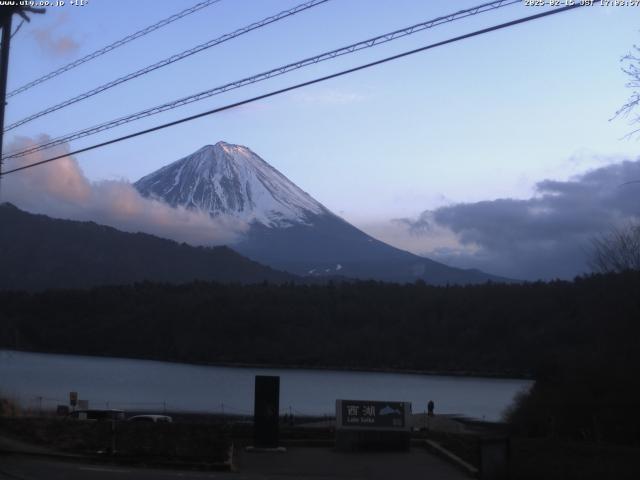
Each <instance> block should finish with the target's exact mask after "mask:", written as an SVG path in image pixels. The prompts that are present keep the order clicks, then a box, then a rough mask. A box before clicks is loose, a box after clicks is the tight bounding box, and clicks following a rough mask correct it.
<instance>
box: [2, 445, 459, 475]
mask: <svg viewBox="0 0 640 480" xmlns="http://www.w3.org/2000/svg"><path fill="white" fill-rule="evenodd" d="M238 466H239V470H240V471H239V472H237V473H230V472H193V471H176V470H157V469H144V468H137V467H121V466H114V465H92V464H88V463H78V462H75V461H61V460H57V459H48V458H42V457H33V456H26V455H23V456H21V455H0V480H88V479H91V480H94V479H95V480H152V479H154V480H156V479H157V480H173V479H178V478H180V479H183V480H203V479H212V478H216V479H221V480H231V479H235V480H293V479H296V480H298V479H299V480H325V479H327V480H328V479H348V480H378V479H379V480H383V479H384V480H388V479H393V478H402V479H403V480H413V479H421V480H422V479H425V478H433V479H438V480H466V479H468V478H469V477H467V476H466V475H465V474H463V473H462V472H460V471H459V470H457V469H456V468H454V467H452V466H451V465H449V464H448V463H445V462H444V461H442V460H440V459H439V458H437V457H434V456H433V455H431V454H429V453H427V452H426V451H425V450H422V449H420V448H415V449H412V450H411V452H407V453H338V452H334V451H333V450H331V449H329V448H318V447H315V448H290V449H289V450H288V451H287V452H285V453H246V452H242V453H240V454H239V456H238Z"/></svg>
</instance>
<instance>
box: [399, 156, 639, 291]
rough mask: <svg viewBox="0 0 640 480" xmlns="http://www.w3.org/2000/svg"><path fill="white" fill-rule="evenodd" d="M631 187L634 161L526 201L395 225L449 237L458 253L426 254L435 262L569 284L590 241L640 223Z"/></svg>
mask: <svg viewBox="0 0 640 480" xmlns="http://www.w3.org/2000/svg"><path fill="white" fill-rule="evenodd" d="M635 180H640V160H637V161H624V162H621V163H617V164H613V165H608V166H605V167H601V168H598V169H595V170H592V171H590V172H587V173H585V174H583V175H580V176H578V177H575V178H573V179H571V180H569V181H555V180H544V181H542V182H539V183H538V184H537V185H536V195H535V196H534V197H533V198H530V199H526V200H517V199H498V200H492V201H482V202H477V203H467V204H458V205H452V206H446V207H441V208H439V209H437V210H435V211H428V212H424V213H423V214H422V215H421V216H420V217H419V218H418V219H417V220H414V221H410V222H407V221H406V219H405V220H403V221H405V222H407V225H409V228H410V232H411V233H413V234H423V235H428V232H429V229H430V228H433V225H434V224H437V225H438V226H440V227H445V228H447V229H449V230H451V231H453V232H454V233H455V234H456V236H457V238H458V242H459V244H460V245H459V248H457V247H447V248H440V249H436V250H434V251H431V252H427V254H428V255H429V256H431V257H433V258H436V259H438V260H441V261H444V262H447V263H450V264H453V265H457V266H463V267H475V268H481V269H484V270H487V271H489V272H491V273H496V274H500V275H505V276H510V277H514V278H521V279H530V280H533V279H538V278H543V279H549V278H555V277H560V278H571V277H573V276H575V275H577V274H580V273H585V272H587V271H588V266H587V265H588V259H589V251H590V248H591V239H592V238H593V237H594V236H597V235H599V234H602V233H603V232H606V231H608V230H610V229H611V228H612V227H613V226H615V225H620V224H623V223H626V222H628V221H629V220H633V219H638V218H640V183H634V181H635ZM626 182H632V183H626Z"/></svg>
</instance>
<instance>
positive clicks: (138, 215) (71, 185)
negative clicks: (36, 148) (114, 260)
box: [0, 135, 247, 245]
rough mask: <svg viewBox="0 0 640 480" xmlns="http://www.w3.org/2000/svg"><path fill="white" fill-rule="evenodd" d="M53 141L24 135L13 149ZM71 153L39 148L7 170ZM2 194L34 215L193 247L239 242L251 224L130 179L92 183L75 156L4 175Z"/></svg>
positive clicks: (65, 148)
mask: <svg viewBox="0 0 640 480" xmlns="http://www.w3.org/2000/svg"><path fill="white" fill-rule="evenodd" d="M48 139H49V137H48V136H46V135H40V136H39V137H37V138H26V137H22V138H18V139H17V140H15V141H14V142H13V143H12V144H10V145H8V149H7V150H8V151H14V150H23V149H25V148H29V147H30V146H32V145H35V144H38V143H41V142H45V141H47V140H48ZM68 152H69V149H68V146H67V145H62V146H58V147H56V148H54V149H51V150H48V151H47V152H46V155H45V154H44V153H43V152H39V153H35V154H32V155H30V156H28V157H25V158H23V159H20V161H16V160H13V159H12V160H8V161H7V163H6V164H5V170H9V169H11V168H15V167H18V166H21V165H25V164H30V163H34V162H38V161H40V160H43V159H45V158H50V157H52V156H57V155H64V154H66V153H68ZM1 195H2V196H1V197H0V201H2V202H11V203H13V204H15V205H16V206H17V207H19V208H21V209H23V210H27V211H30V212H33V213H42V214H45V215H49V216H51V217H55V218H66V219H71V220H83V221H88V220H91V221H94V222H96V223H99V224H103V225H109V226H111V227H114V228H117V229H119V230H123V231H128V232H144V233H149V234H152V235H157V236H159V237H164V238H169V239H172V240H176V241H179V242H186V243H189V244H192V245H222V244H230V243H234V242H235V241H237V240H238V239H239V238H240V237H241V236H242V234H243V233H244V232H245V231H246V229H247V225H246V224H244V223H242V222H240V221H238V220H236V219H233V218H228V217H216V218H211V217H210V216H209V215H208V214H207V213H204V212H200V211H193V210H187V209H185V208H182V207H178V208H173V207H171V206H169V205H167V204H166V203H163V202H161V201H158V200H154V199H149V198H144V197H142V196H141V195H140V194H139V193H138V191H137V190H136V189H135V188H134V187H133V186H132V185H131V183H129V182H127V181H125V180H108V181H106V180H105V181H99V182H91V181H89V180H88V179H87V178H86V177H85V175H84V173H83V172H82V169H81V168H80V166H79V165H78V162H77V160H76V159H75V158H74V157H72V156H65V157H63V158H61V159H60V160H56V161H54V162H51V163H48V164H44V165H41V166H38V167H34V168H30V169H27V170H23V171H20V172H16V173H13V174H9V175H6V176H4V177H3V179H2V190H1Z"/></svg>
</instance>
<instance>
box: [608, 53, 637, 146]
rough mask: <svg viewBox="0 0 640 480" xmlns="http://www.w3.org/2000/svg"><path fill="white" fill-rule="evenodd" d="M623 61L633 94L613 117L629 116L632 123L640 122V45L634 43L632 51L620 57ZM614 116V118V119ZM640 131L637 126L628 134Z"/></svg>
mask: <svg viewBox="0 0 640 480" xmlns="http://www.w3.org/2000/svg"><path fill="white" fill-rule="evenodd" d="M620 62H621V63H622V71H623V72H624V73H626V74H627V83H626V85H625V86H626V87H627V88H629V89H631V95H630V96H629V98H628V100H627V102H626V103H625V104H624V105H623V106H622V107H620V108H619V109H618V111H616V113H615V115H614V116H613V118H618V117H623V118H628V117H631V118H630V120H629V124H630V125H635V124H637V123H640V114H638V113H637V112H636V109H637V107H638V106H639V105H640V47H639V46H638V45H634V46H633V49H632V50H631V52H629V53H628V54H626V55H625V56H624V57H622V58H621V59H620ZM613 118H612V120H613ZM638 133H640V128H636V129H635V130H632V131H631V132H629V133H628V134H627V135H626V136H627V137H632V136H634V135H636V134H638Z"/></svg>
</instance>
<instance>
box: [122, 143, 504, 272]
mask: <svg viewBox="0 0 640 480" xmlns="http://www.w3.org/2000/svg"><path fill="white" fill-rule="evenodd" d="M134 187H135V188H136V189H137V190H138V191H139V192H140V193H141V195H143V196H145V197H152V198H155V199H159V200H163V201H165V202H166V203H168V204H169V205H171V206H174V207H176V206H183V207H186V208H189V209H194V210H201V211H204V212H208V213H209V215H211V216H213V217H216V216H220V215H229V216H232V217H234V218H236V219H240V220H242V221H245V222H247V224H248V225H249V228H248V231H247V233H246V235H245V236H244V237H242V238H241V239H240V240H239V241H238V242H237V243H234V244H232V245H231V246H232V248H234V249H235V250H237V251H238V252H240V253H241V254H243V255H245V256H247V257H249V258H251V259H253V260H256V261H258V262H260V263H264V264H267V265H270V266H271V267H274V268H277V269H280V270H286V271H288V272H291V273H294V274H296V275H303V276H309V275H311V276H316V275H336V274H338V275H343V276H345V277H348V278H354V279H374V280H383V281H395V282H413V281H416V280H423V281H425V282H427V283H432V284H446V283H481V282H485V281H509V280H508V279H504V278H501V277H497V276H493V275H490V274H487V273H484V272H481V271H479V270H473V269H471V270H463V269H458V268H454V267H449V266H447V265H444V264H442V263H439V262H436V261H434V260H431V259H429V258H426V257H420V256H418V255H414V254H412V253H410V252H406V251H404V250H401V249H398V248H396V247H393V246H391V245H388V244H386V243H384V242H381V241H380V240H377V239H375V238H373V237H371V236H370V235H368V234H366V233H365V232H363V231H361V230H360V229H358V228H357V227H355V226H353V225H351V224H350V223H349V222H347V221H346V220H344V219H342V218H341V217H339V216H338V215H336V214H334V213H333V212H331V211H330V210H329V209H327V208H326V207H324V205H322V204H321V203H320V202H318V201H317V200H315V199H314V198H313V197H311V196H310V195H309V194H308V193H306V192H305V191H304V190H303V189H301V188H300V187H298V186H297V185H295V184H294V183H293V182H291V181H290V180H289V179H288V178H287V177H286V176H285V175H283V174H282V173H280V172H279V171H278V170H276V169H275V168H274V167H272V166H271V165H269V164H268V163H267V162H266V161H265V160H263V159H262V158H260V157H259V156H258V155H257V154H256V153H254V152H253V151H251V150H250V149H249V148H247V147H245V146H242V145H234V144H230V143H227V142H223V141H220V142H218V143H216V144H215V145H206V146H204V147H202V148H200V149H198V150H197V151H196V152H194V153H192V154H190V155H187V156H185V157H183V158H181V159H179V160H177V161H175V162H173V163H170V164H169V165H166V166H164V167H162V168H160V169H158V170H156V171H155V172H152V173H150V174H148V175H146V176H144V177H142V178H141V179H140V180H138V181H137V182H135V183H134Z"/></svg>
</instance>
